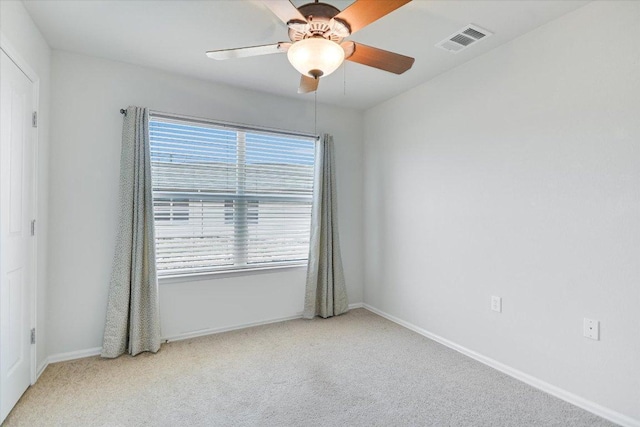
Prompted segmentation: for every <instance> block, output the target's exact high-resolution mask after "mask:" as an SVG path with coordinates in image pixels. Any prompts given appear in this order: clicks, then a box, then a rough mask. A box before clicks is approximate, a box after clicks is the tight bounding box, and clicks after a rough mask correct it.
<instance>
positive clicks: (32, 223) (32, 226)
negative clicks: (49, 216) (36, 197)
mask: <svg viewBox="0 0 640 427" xmlns="http://www.w3.org/2000/svg"><path fill="white" fill-rule="evenodd" d="M31 235H32V236H35V235H36V220H35V219H33V220H31Z"/></svg>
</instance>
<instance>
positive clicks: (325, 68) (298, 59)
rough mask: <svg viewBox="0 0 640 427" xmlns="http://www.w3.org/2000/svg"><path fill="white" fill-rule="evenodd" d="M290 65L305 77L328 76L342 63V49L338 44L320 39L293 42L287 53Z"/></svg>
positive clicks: (313, 38)
mask: <svg viewBox="0 0 640 427" xmlns="http://www.w3.org/2000/svg"><path fill="white" fill-rule="evenodd" d="M287 58H289V62H291V65H293V67H294V68H295V69H296V70H298V71H299V72H300V73H301V74H304V75H305V76H309V77H313V78H318V77H321V76H322V77H324V76H328V75H329V74H331V73H333V72H334V71H335V70H337V69H338V67H340V64H342V62H343V61H344V49H342V46H340V45H339V44H338V43H336V42H334V41H331V40H327V39H324V38H322V37H311V38H308V39H303V40H300V41H297V42H295V43H294V44H292V45H291V47H290V48H289V50H288V51H287Z"/></svg>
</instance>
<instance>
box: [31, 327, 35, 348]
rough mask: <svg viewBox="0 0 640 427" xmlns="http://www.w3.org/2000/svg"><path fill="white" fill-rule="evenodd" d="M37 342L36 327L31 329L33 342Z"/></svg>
mask: <svg viewBox="0 0 640 427" xmlns="http://www.w3.org/2000/svg"><path fill="white" fill-rule="evenodd" d="M35 343H36V328H32V329H31V344H35Z"/></svg>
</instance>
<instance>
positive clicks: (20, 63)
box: [0, 31, 40, 385]
mask: <svg viewBox="0 0 640 427" xmlns="http://www.w3.org/2000/svg"><path fill="white" fill-rule="evenodd" d="M0 49H1V50H2V51H3V52H4V53H5V54H6V55H7V56H8V57H9V59H11V61H13V63H14V64H16V66H17V67H18V68H19V69H20V70H21V71H22V72H23V73H24V75H25V76H27V78H28V79H29V80H30V81H31V83H32V87H33V95H32V99H33V111H35V112H36V113H37V114H38V127H35V128H34V127H31V128H30V130H31V138H32V139H33V143H34V150H33V165H32V169H33V172H32V188H31V192H32V194H33V207H32V208H33V212H32V215H33V219H34V220H35V221H36V233H35V236H33V240H32V242H33V243H32V247H31V250H32V254H31V255H32V256H31V264H32V265H31V267H32V271H33V275H32V277H31V284H30V291H31V292H30V295H31V304H30V305H31V316H30V317H31V319H30V322H31V325H30V326H31V329H33V328H36V325H37V320H38V317H37V314H38V286H37V284H38V249H39V244H38V240H39V234H40V233H38V225H39V223H40V218H38V207H39V206H40V203H39V200H38V177H39V173H38V172H39V171H38V166H39V165H40V117H39V116H40V77H39V76H38V74H37V73H36V72H35V71H34V69H33V68H31V66H30V65H29V63H28V62H27V61H26V60H25V59H24V58H23V57H22V55H20V53H19V51H18V50H17V49H16V48H15V47H14V46H13V44H12V43H11V42H9V40H8V39H7V37H5V35H4V33H2V31H0ZM36 332H38V331H37V329H36ZM37 346H38V336H37V334H36V342H35V344H32V345H31V355H30V356H31V363H30V364H29V365H30V371H31V374H30V380H31V381H30V382H31V385H33V384H35V383H36V381H37V379H38V369H37V363H38V362H37V359H38V357H37V355H38V353H37Z"/></svg>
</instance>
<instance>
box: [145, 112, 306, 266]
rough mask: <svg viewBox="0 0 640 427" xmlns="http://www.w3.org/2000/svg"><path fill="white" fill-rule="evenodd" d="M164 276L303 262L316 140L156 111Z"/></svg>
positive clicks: (155, 169) (152, 133)
mask: <svg viewBox="0 0 640 427" xmlns="http://www.w3.org/2000/svg"><path fill="white" fill-rule="evenodd" d="M149 138H150V143H151V174H152V181H153V209H154V219H155V229H156V258H157V261H156V262H157V269H158V276H159V277H167V276H179V275H189V274H200V273H213V272H223V271H237V270H243V269H254V268H270V267H278V266H292V265H304V264H306V262H307V256H308V253H309V234H310V226H311V200H312V192H313V165H314V152H315V149H314V144H315V139H314V138H313V137H307V136H297V135H296V136H292V135H290V134H280V133H275V132H271V131H268V132H267V131H262V130H252V129H246V128H240V127H238V128H233V127H230V126H227V125H216V124H213V123H207V122H205V121H199V120H198V121H196V120H184V119H178V118H171V117H166V116H164V115H163V116H159V115H158V116H156V115H152V116H151V118H150V120H149Z"/></svg>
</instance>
